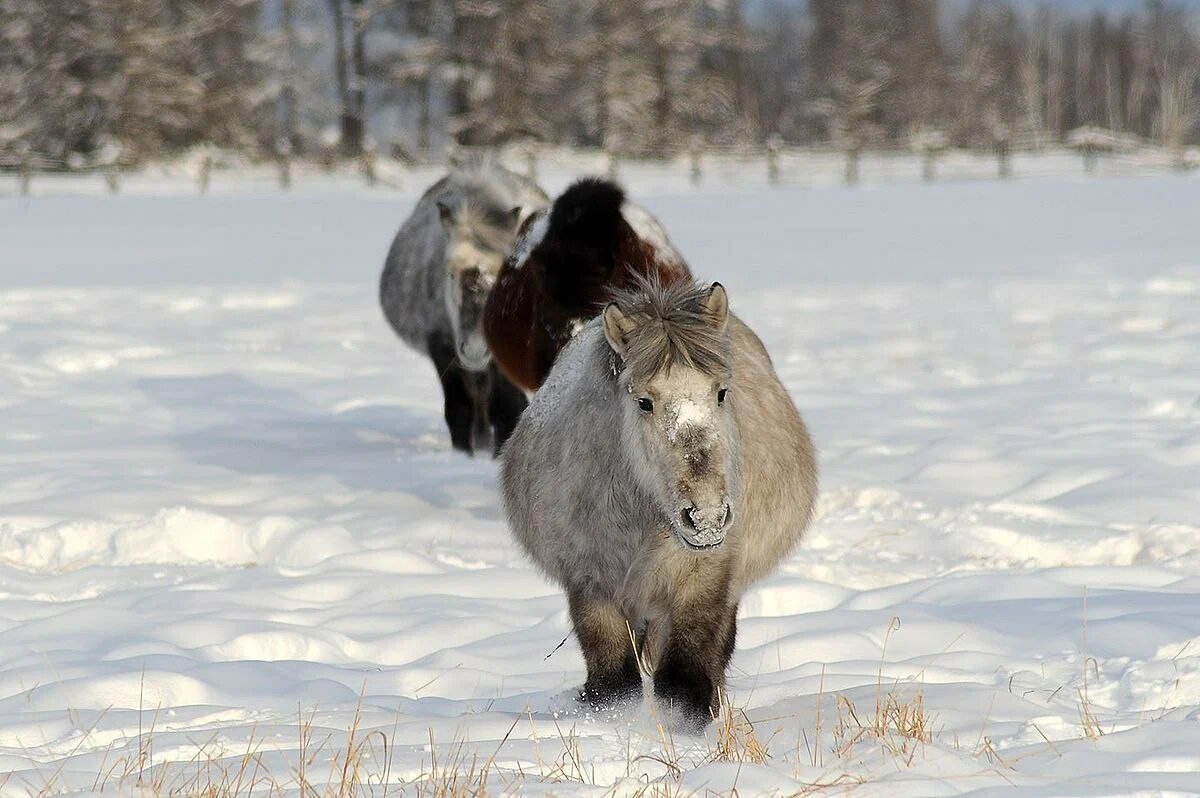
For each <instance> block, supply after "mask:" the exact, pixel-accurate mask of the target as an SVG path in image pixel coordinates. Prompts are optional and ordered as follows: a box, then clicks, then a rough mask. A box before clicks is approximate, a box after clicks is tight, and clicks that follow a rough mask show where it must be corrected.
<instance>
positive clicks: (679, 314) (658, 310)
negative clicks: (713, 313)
mask: <svg viewBox="0 0 1200 798" xmlns="http://www.w3.org/2000/svg"><path fill="white" fill-rule="evenodd" d="M708 294H709V287H708V286H707V285H700V284H699V283H695V282H692V281H690V280H681V281H677V282H674V283H670V284H664V283H663V282H662V281H661V280H659V279H657V278H656V277H642V276H638V277H637V278H636V280H635V283H634V285H633V286H632V287H630V288H628V289H622V290H617V291H614V292H613V296H612V301H613V302H615V303H616V305H617V307H619V308H620V309H621V311H622V312H623V313H624V314H625V315H626V316H628V317H629V319H630V320H631V321H632V322H634V324H635V325H636V326H635V327H634V329H633V330H632V331H631V332H630V333H629V334H628V336H627V338H626V346H627V348H626V350H625V355H624V358H623V360H624V365H625V368H626V369H627V370H628V371H629V375H630V377H631V378H632V380H633V381H634V382H644V381H646V380H649V379H651V378H652V377H654V376H656V375H658V374H661V373H663V372H665V371H668V370H669V369H670V368H671V367H672V366H674V365H676V364H682V365H685V366H688V367H691V368H694V369H697V370H698V371H700V372H701V373H703V374H706V375H708V376H710V377H712V378H713V379H724V378H726V377H727V376H728V375H729V341H728V338H727V337H726V336H725V334H724V332H723V331H721V330H718V329H716V327H715V326H714V325H713V322H712V319H711V318H709V315H708V313H707V312H706V311H705V310H704V306H703V302H704V300H705V299H706V298H707V297H708Z"/></svg>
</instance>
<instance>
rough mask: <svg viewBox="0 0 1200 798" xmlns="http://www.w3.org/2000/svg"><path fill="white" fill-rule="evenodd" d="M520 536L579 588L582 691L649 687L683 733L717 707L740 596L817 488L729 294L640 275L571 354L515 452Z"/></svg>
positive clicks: (506, 462)
mask: <svg viewBox="0 0 1200 798" xmlns="http://www.w3.org/2000/svg"><path fill="white" fill-rule="evenodd" d="M502 472H503V487H504V499H505V507H506V510H507V513H508V519H509V523H510V525H511V526H512V530H513V534H514V535H515V537H516V539H517V540H518V541H519V542H520V544H521V545H522V546H523V547H524V549H525V551H526V552H527V553H528V554H529V556H530V557H531V558H532V559H533V560H534V562H536V563H537V564H538V565H539V566H540V567H541V568H542V570H544V571H545V573H546V574H547V575H548V576H550V578H552V579H554V580H555V581H556V582H558V583H559V584H561V585H562V586H563V588H564V589H565V590H566V593H567V600H568V604H569V607H570V613H571V621H572V624H573V625H574V628H575V634H576V636H577V637H578V638H579V645H580V648H581V649H582V650H583V656H584V660H585V661H586V663H587V681H586V683H585V684H584V686H583V688H582V690H581V692H580V700H581V701H583V702H585V703H586V704H590V705H592V706H593V707H596V708H600V707H605V706H608V705H611V704H613V703H616V702H619V701H622V700H627V699H629V698H632V697H638V696H640V695H641V690H642V681H641V675H640V671H639V668H638V653H639V652H638V651H637V650H636V648H635V646H634V644H633V643H632V642H631V638H634V637H636V638H638V640H639V643H638V645H639V646H641V648H642V651H641V653H642V654H643V661H645V660H647V659H648V660H652V661H653V662H654V692H655V694H656V696H657V698H658V700H659V706H660V708H662V709H664V710H665V711H666V713H667V714H668V717H669V718H670V719H671V720H672V721H673V722H675V723H676V724H677V725H678V726H680V727H681V728H684V729H691V730H695V729H698V728H702V727H703V726H704V724H706V723H707V722H708V720H709V719H710V718H711V717H712V714H713V713H714V712H715V711H716V710H717V709H718V707H719V704H720V700H721V699H720V693H721V688H722V686H723V684H724V678H725V669H726V667H727V665H728V663H729V659H730V657H731V655H732V653H733V648H734V640H735V635H736V617H737V605H738V601H739V600H740V599H741V596H742V595H743V593H745V591H746V589H747V588H748V587H749V586H750V585H751V584H752V583H753V582H754V581H755V580H757V579H760V578H761V577H762V576H764V575H765V574H767V573H768V572H769V571H771V570H772V569H773V568H774V567H775V566H776V565H777V564H778V563H779V561H780V560H781V559H782V558H783V557H784V556H786V555H787V553H788V551H790V550H791V548H792V547H793V546H794V545H795V544H796V543H797V541H799V540H800V536H801V534H802V533H803V532H804V529H805V528H806V527H807V525H808V523H809V519H810V517H811V515H812V510H813V502H814V501H815V499H816V495H817V466H816V457H815V453H814V450H813V446H812V442H811V440H810V439H809V436H808V431H807V430H806V429H805V426H804V422H803V421H802V420H801V419H800V415H799V413H798V412H797V411H796V408H795V406H794V405H793V404H792V401H791V399H790V398H789V397H788V394H787V391H786V390H785V389H784V387H783V385H782V384H781V383H780V382H779V378H778V377H777V376H776V375H775V371H774V368H773V367H772V365H771V359H770V357H769V356H768V355H767V352H766V350H765V349H764V348H763V345H762V342H761V341H759V339H758V337H757V336H756V335H755V334H754V333H753V332H752V331H751V330H750V328H749V327H747V326H746V325H745V324H743V323H742V322H741V320H740V319H738V318H737V317H736V316H734V315H731V314H730V313H729V310H728V300H727V298H726V294H725V289H724V288H722V287H721V286H720V284H718V283H713V284H712V286H711V288H709V287H702V286H698V285H696V284H695V283H693V282H691V281H685V282H678V283H675V284H672V285H667V286H664V285H662V284H660V283H657V282H641V283H640V284H639V285H638V286H637V287H635V288H634V289H633V290H631V291H629V292H625V293H620V294H618V295H617V297H616V300H615V301H614V302H613V303H612V304H610V305H608V306H607V307H606V308H605V310H604V312H603V314H602V315H601V316H599V317H597V318H595V319H593V320H592V321H591V322H589V323H588V324H587V325H586V326H585V327H584V328H583V329H582V330H581V331H580V333H579V334H578V335H577V336H576V338H575V339H574V340H573V341H572V342H571V343H570V344H569V345H568V346H567V348H566V349H564V350H563V352H562V353H561V354H560V355H559V357H558V360H557V361H556V362H555V364H554V367H553V369H551V371H550V375H549V377H548V378H547V380H546V382H545V384H543V386H542V387H541V388H540V389H539V390H538V392H537V394H535V395H534V397H533V400H532V402H531V404H530V406H529V408H528V409H527V410H526V411H525V413H524V415H523V416H522V418H521V420H520V421H519V422H518V424H517V429H516V431H515V432H514V433H513V435H512V437H511V438H510V439H509V442H508V444H507V446H506V447H505V450H504V454H503V467H502Z"/></svg>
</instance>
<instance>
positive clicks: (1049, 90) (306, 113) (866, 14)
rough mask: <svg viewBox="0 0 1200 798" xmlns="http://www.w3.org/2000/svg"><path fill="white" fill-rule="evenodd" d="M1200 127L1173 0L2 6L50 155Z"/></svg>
mask: <svg viewBox="0 0 1200 798" xmlns="http://www.w3.org/2000/svg"><path fill="white" fill-rule="evenodd" d="M1198 122H1200V36H1198V35H1197V31H1196V25H1195V20H1194V19H1193V18H1192V17H1191V16H1190V15H1189V13H1188V12H1187V11H1186V10H1185V9H1184V8H1183V7H1181V6H1176V5H1173V4H1171V3H1169V2H1160V1H1152V2H1148V3H1147V4H1146V5H1145V6H1144V7H1142V8H1141V9H1140V10H1138V11H1136V12H1132V13H1122V14H1110V13H1104V12H1096V13H1094V14H1092V15H1090V16H1082V17H1080V16H1070V15H1066V14H1063V13H1061V12H1059V11H1056V10H1055V9H1054V7H1053V6H1052V5H1050V4H1046V5H1044V6H1041V7H1040V8H1035V9H1033V10H1029V9H1028V8H1027V7H1026V6H1025V5H1021V6H1019V7H1014V6H1012V5H1009V4H1008V3H1006V2H1004V1H1003V0H976V2H972V3H969V4H965V5H964V4H959V3H954V4H951V3H939V2H938V0H807V2H799V0H774V1H772V2H763V1H762V0H758V2H754V1H753V0H751V2H747V0H72V2H46V0H0V155H3V154H6V153H8V154H11V153H12V152H15V151H18V150H19V151H24V152H34V153H37V154H38V155H39V156H40V157H42V158H45V159H48V160H50V161H52V162H62V163H70V162H71V161H72V160H86V159H90V158H96V157H97V156H98V154H99V153H105V152H107V153H110V154H111V153H113V152H117V153H119V154H120V157H122V158H124V159H126V160H130V161H137V160H144V159H152V158H158V157H169V156H171V155H174V154H177V153H179V152H180V151H183V150H186V149H187V148H189V147H193V146H195V145H197V144H201V143H204V144H211V145H213V146H217V147H223V148H229V149H233V150H238V151H242V152H246V153H249V154H252V155H269V154H272V153H276V154H277V153H279V152H280V151H290V152H295V153H302V154H304V153H307V154H315V153H325V154H328V153H330V152H338V153H341V154H344V155H356V154H358V153H360V152H362V150H363V149H364V148H365V147H371V146H383V147H387V148H389V149H391V150H392V151H393V152H394V153H395V154H397V155H401V156H404V157H409V158H420V157H429V156H432V155H435V154H436V153H437V152H440V150H441V148H442V147H443V146H444V145H445V144H447V143H448V142H451V141H453V142H457V143H460V144H464V145H496V144H504V143H508V142H513V141H522V140H530V141H537V142H545V143H549V144H555V145H565V146H580V147H603V148H607V149H609V150H612V151H614V152H620V153H622V154H629V155H648V156H655V155H664V154H668V153H671V152H673V151H676V150H678V149H679V148H682V147H687V146H691V145H693V144H694V143H695V142H703V143H704V144H706V145H739V144H754V145H759V144H763V143H765V142H768V141H781V142H788V143H798V144H799V143H814V142H834V143H837V144H839V145H840V146H846V147H852V148H857V147H869V146H878V145H883V144H889V143H908V142H912V141H914V139H917V138H920V137H925V140H927V141H937V142H941V143H944V144H946V145H954V146H964V147H990V146H996V145H997V144H998V143H1005V144H1007V143H1009V142H1017V143H1022V142H1023V143H1029V144H1046V143H1052V142H1057V141H1063V140H1064V139H1065V138H1066V137H1067V136H1068V135H1070V133H1071V131H1073V130H1076V129H1078V128H1081V127H1084V126H1095V127H1099V128H1104V129H1107V130H1109V131H1112V132H1114V133H1117V134H1125V135H1130V136H1137V137H1140V138H1143V139H1146V140H1150V141H1153V142H1157V143H1160V144H1162V145H1165V146H1168V147H1174V148H1181V147H1183V146H1185V145H1187V144H1189V143H1192V142H1194V141H1196V138H1197V135H1198V133H1200V130H1198ZM376 142H377V143H376Z"/></svg>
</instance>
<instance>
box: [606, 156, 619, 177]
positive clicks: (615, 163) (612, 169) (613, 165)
mask: <svg viewBox="0 0 1200 798" xmlns="http://www.w3.org/2000/svg"><path fill="white" fill-rule="evenodd" d="M620 160H621V157H620V156H619V155H617V151H616V150H609V151H608V179H609V180H616V179H617V175H618V174H619V173H620V171H621V164H620Z"/></svg>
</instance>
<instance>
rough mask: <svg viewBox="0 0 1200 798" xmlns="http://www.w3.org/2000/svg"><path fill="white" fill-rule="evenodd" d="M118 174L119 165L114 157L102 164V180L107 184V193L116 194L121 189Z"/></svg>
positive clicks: (119, 172) (119, 171) (119, 170)
mask: <svg viewBox="0 0 1200 798" xmlns="http://www.w3.org/2000/svg"><path fill="white" fill-rule="evenodd" d="M120 174H121V165H120V162H119V161H118V160H117V159H116V158H114V159H113V160H112V161H111V162H109V163H108V164H106V165H105V166H104V182H105V183H106V184H108V193H109V194H116V193H117V192H119V191H120V190H121V185H120Z"/></svg>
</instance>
